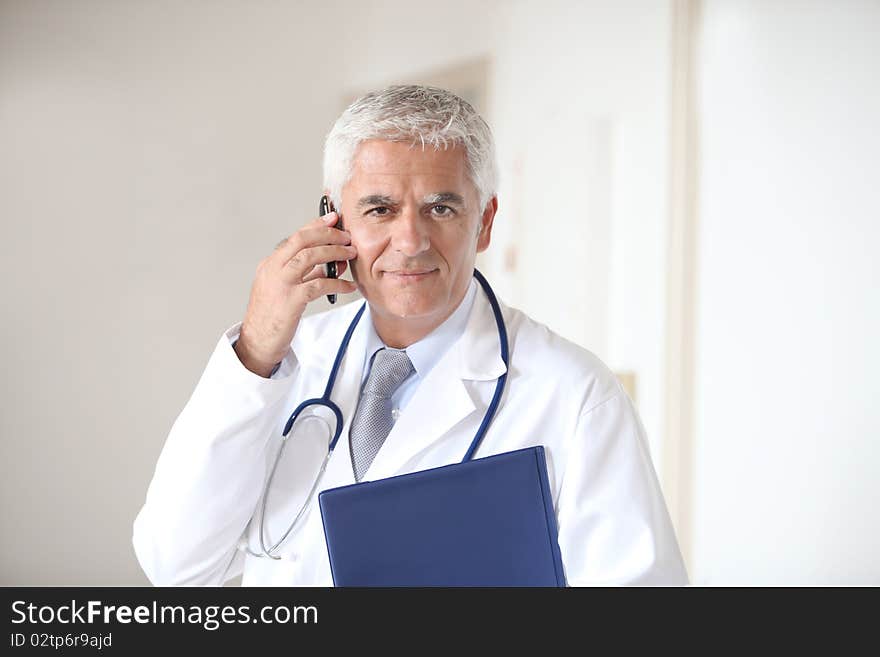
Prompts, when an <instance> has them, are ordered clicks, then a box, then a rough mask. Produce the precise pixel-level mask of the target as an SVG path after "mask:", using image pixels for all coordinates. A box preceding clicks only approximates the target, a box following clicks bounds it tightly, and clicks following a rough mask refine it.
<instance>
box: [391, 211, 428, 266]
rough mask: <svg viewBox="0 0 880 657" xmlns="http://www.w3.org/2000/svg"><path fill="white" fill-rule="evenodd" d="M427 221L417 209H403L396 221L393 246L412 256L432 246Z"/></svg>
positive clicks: (392, 237)
mask: <svg viewBox="0 0 880 657" xmlns="http://www.w3.org/2000/svg"><path fill="white" fill-rule="evenodd" d="M427 223H428V222H427V221H426V220H425V219H424V218H423V217H422V216H420V215H419V213H418V211H416V210H412V209H406V210H403V211H401V213H400V215H399V216H398V217H397V220H396V221H395V222H394V228H393V233H392V236H391V246H392V247H393V248H394V250H395V251H399V252H400V253H402V254H404V255H405V256H407V257H410V258H412V257H415V256H417V255H419V254H420V253H422V252H424V251H427V250H428V249H429V248H430V246H431V239H430V236H429V235H428V225H427Z"/></svg>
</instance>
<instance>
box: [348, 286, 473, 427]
mask: <svg viewBox="0 0 880 657" xmlns="http://www.w3.org/2000/svg"><path fill="white" fill-rule="evenodd" d="M476 293H477V282H476V280H474V279H471V284H470V286H469V287H468V290H467V292H466V293H465V295H464V299H462V300H461V303H460V304H458V307H457V308H456V309H455V310H454V311H453V312H452V314H451V315H450V316H449V317H447V318H446V321H444V322H443V323H442V324H441V325H440V326H438V327H437V328H435V329H434V330H433V331H431V332H430V333H429V334H428V335H426V336H425V337H424V338H422V339H421V340H419V341H418V342H415V343H413V344H411V345H410V346H408V347H407V348H406V349H402V350H396V351H405V352H406V355H407V356H409V359H410V362H412V364H413V369H414V370H415V371H414V372H413V373H412V374H410V375H409V376H408V377H407V378H406V380H405V381H404V382H403V383H402V384H401V385H400V387H399V388H398V389H397V391H396V392H395V393H394V394H393V395H392V396H391V408H392V410H391V417H392V419H393V420H395V421H397V418H398V417H399V415H400V412H401V411H402V410H403V409H404V408H406V404H407V403H408V402H409V400H410V399H412V396H413V395H414V394H415V391H416V389H417V388H418V387H419V383H421V382H422V381H423V380H424V379H425V377H426V376H428V372H430V371H431V369H432V368H433V367H434V366H435V365H436V364H437V363H439V362H440V359H441V358H442V357H443V354H445V353H446V351H447V350H448V349H449V347H451V346H452V345H453V344H454V343H455V341H456V340H458V338H459V337H461V335H462V334H463V333H464V330H465V328H466V327H467V321H468V317H470V314H471V308H473V305H474V298H475V296H476ZM368 308H369V306H368ZM368 319H369V321H368V322H366V324H367V327H368V329H367V330H368V331H369V332H368V333H367V348H366V350H365V351H364V373H363V377H362V378H361V392H362V393H363V385H364V383H366V380H367V376H369V374H370V365H371V364H372V362H373V355H374V354H375V353H376V352H377V351H379V350H380V349H383V348H388V349H391V347H388V346H387V345H386V344H385V343H384V342H382V339H381V338H380V337H379V334H378V333H376V328H375V327H374V326H373V321H372V318H368Z"/></svg>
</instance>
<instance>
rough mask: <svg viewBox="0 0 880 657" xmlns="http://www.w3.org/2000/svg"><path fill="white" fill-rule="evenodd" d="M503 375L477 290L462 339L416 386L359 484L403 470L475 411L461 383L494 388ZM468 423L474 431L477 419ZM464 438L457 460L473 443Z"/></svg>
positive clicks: (489, 317) (490, 317)
mask: <svg viewBox="0 0 880 657" xmlns="http://www.w3.org/2000/svg"><path fill="white" fill-rule="evenodd" d="M506 371H507V368H506V367H505V365H504V361H503V360H502V359H501V352H500V345H499V341H498V328H497V325H496V323H495V316H494V314H493V313H492V307H491V305H490V304H489V300H488V299H487V297H486V295H485V293H483V291H482V289H481V290H479V291H478V294H477V296H476V299H475V300H474V304H473V308H472V309H471V315H470V317H469V319H468V323H467V328H466V329H465V331H464V333H463V335H462V336H461V337H460V338H459V339H458V340H457V341H456V342H455V344H453V345H452V346H451V347H450V348H449V350H448V351H447V352H446V354H444V356H443V357H442V358H441V359H440V361H439V362H438V363H437V365H435V366H434V367H433V368H432V369H431V371H430V372H428V375H427V376H426V377H425V379H424V380H423V381H422V382H421V383H420V384H419V387H418V388H417V389H416V391H415V394H414V395H413V397H412V399H410V401H409V403H408V404H407V406H406V408H405V409H404V411H403V413H401V415H400V419H399V420H398V421H397V423H396V424H395V425H394V428H393V429H392V430H391V433H389V434H388V437H387V438H386V439H385V442H384V443H383V445H382V448H381V449H380V450H379V453H378V454H377V455H376V458H375V459H374V460H373V463H372V464H371V465H370V467H369V469H368V470H367V472H366V473H365V474H364V480H376V479H382V478H385V477H390V476H394V475H396V474H400V472H401V471H402V470H403V471H406V470H407V469H408V468H407V467H406V466H407V463H408V462H409V461H410V460H412V459H413V458H414V457H417V456H418V455H419V454H420V453H422V452H424V451H425V450H426V449H428V448H429V447H430V446H431V445H432V444H434V443H435V442H436V441H438V440H440V439H441V438H442V437H443V436H445V435H446V434H447V433H449V431H450V430H451V429H452V428H453V427H454V426H455V425H456V424H458V423H459V422H461V421H462V420H464V419H465V418H467V417H468V416H470V415H471V414H474V413H475V411H476V410H477V406H476V405H475V403H474V400H473V399H472V397H471V394H470V393H469V391H468V388H467V386H466V385H465V381H478V382H484V383H481V385H494V384H495V381H496V380H497V379H498V377H500V376H501V375H502V374H504V372H506ZM483 411H485V409H483ZM473 424H474V430H476V426H477V424H479V419H476V420H475V422H474V423H473ZM466 434H467V435H466V437H465V438H461V439H459V438H457V440H462V441H463V442H462V445H461V449H460V450H459V451H460V452H461V456H462V457H463V456H464V454H465V452H466V451H467V448H468V446H469V445H470V441H471V440H472V439H473V432H466Z"/></svg>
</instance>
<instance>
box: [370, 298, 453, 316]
mask: <svg viewBox="0 0 880 657" xmlns="http://www.w3.org/2000/svg"><path fill="white" fill-rule="evenodd" d="M382 308H383V309H384V310H385V312H387V313H388V314H389V315H393V316H395V317H400V318H401V319H417V318H423V317H430V316H431V315H435V314H437V312H438V311H439V310H440V308H439V304H438V303H437V302H436V300H434V299H424V298H419V297H409V298H408V297H407V295H396V296H394V297H393V298H391V299H386V303H383V304H382Z"/></svg>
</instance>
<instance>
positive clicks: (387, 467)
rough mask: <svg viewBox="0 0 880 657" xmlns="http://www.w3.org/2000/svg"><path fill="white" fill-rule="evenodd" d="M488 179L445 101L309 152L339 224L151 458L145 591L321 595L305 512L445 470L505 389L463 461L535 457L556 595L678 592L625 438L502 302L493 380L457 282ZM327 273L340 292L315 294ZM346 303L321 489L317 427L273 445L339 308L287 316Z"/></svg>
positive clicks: (581, 356)
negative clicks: (556, 553) (331, 299)
mask: <svg viewBox="0 0 880 657" xmlns="http://www.w3.org/2000/svg"><path fill="white" fill-rule="evenodd" d="M496 179H497V174H496V164H495V153H494V146H493V142H492V136H491V133H490V131H489V128H488V126H487V125H486V124H485V122H484V121H483V120H482V119H481V118H480V117H479V115H478V114H477V113H476V112H475V111H474V110H473V108H472V107H471V106H470V105H469V104H468V103H466V102H464V101H462V100H461V99H460V98H458V97H456V96H454V95H453V94H451V93H449V92H446V91H443V90H440V89H434V88H426V87H417V86H397V87H390V88H388V89H385V90H383V91H380V92H377V93H371V94H368V95H366V96H364V97H362V98H360V99H359V100H357V101H355V103H354V104H353V105H352V106H351V107H349V108H348V109H347V110H346V111H345V112H344V113H343V114H342V116H341V117H340V118H339V119H338V120H337V122H336V124H335V125H334V127H333V129H332V130H331V132H330V134H329V135H328V136H327V140H326V143H325V153H324V183H325V191H326V193H327V194H329V196H330V197H331V199H332V201H333V203H334V206H335V208H337V209H338V210H339V212H338V213H337V212H332V213H330V214H328V215H326V216H324V217H321V218H318V219H316V220H314V221H312V222H310V223H308V224H306V225H305V226H304V227H303V228H301V229H300V230H298V231H297V232H296V233H294V234H293V235H291V236H290V237H288V238H287V239H286V240H284V241H283V242H282V243H281V244H280V245H279V246H278V247H276V249H275V251H274V252H273V253H272V254H270V255H269V256H268V257H266V258H265V259H264V260H263V261H262V262H261V263H260V265H259V266H258V268H257V273H256V278H255V280H254V283H253V287H252V289H251V295H250V301H249V303H248V307H247V311H246V313H245V317H244V320H243V321H242V323H241V324H240V325H236V326H234V327H233V328H231V329H230V330H229V331H227V332H226V334H225V335H224V336H222V337H221V339H220V342H219V343H218V345H217V347H216V349H215V351H214V354H213V355H212V356H211V359H210V361H209V362H208V365H207V368H206V370H205V372H204V374H203V376H202V378H201V380H200V381H199V383H198V386H197V387H196V390H195V392H194V393H193V396H192V398H191V399H190V401H189V403H188V404H187V405H186V407H185V408H184V410H183V412H182V413H181V415H180V417H179V418H178V419H177V421H176V422H175V424H174V426H173V428H172V430H171V434H170V435H169V437H168V440H167V442H166V445H165V447H164V449H163V451H162V454H161V456H160V458H159V462H158V465H157V467H156V472H155V476H154V478H153V481H152V483H151V485H150V489H149V491H148V494H147V500H146V503H145V505H144V507H143V509H142V510H141V512H140V514H139V515H138V517H137V519H136V521H135V525H134V546H135V551H136V553H137V556H138V559H139V561H140V563H141V566H142V567H143V569H144V571H145V572H146V573H147V576H148V577H149V578H150V580H151V581H152V582H154V583H156V584H221V583H223V582H224V581H225V580H227V579H229V578H231V577H234V576H235V575H237V574H239V573H242V572H243V574H244V576H243V580H242V583H243V584H246V585H248V584H255V585H294V584H302V585H319V586H324V585H332V578H331V574H330V568H329V560H328V557H327V548H326V545H325V539H324V533H323V526H322V521H321V514H320V510H319V509H318V505H317V495H316V494H314V493H316V492H317V491H320V490H325V489H329V488H335V487H338V486H343V485H347V484H353V483H355V482H357V481H369V480H376V479H382V478H386V477H390V476H394V475H398V474H404V473H408V472H415V471H420V470H426V469H429V468H433V467H437V466H441V465H446V464H450V463H456V462H458V461H460V460H461V459H462V457H463V456H464V454H465V453H466V452H467V449H468V447H469V445H470V443H471V440H472V439H473V437H474V435H475V433H476V431H477V428H478V427H479V426H480V423H481V422H482V420H483V417H484V414H485V412H486V409H487V407H488V406H489V403H490V401H491V398H492V395H493V393H494V391H495V386H496V382H497V380H498V378H499V377H500V376H501V375H502V374H504V373H505V372H507V375H508V378H507V387H506V390H505V393H504V397H503V398H502V401H501V404H500V406H499V408H498V411H497V413H496V415H495V417H494V419H493V421H492V423H491V425H490V427H489V430H488V433H487V434H486V435H485V437H484V439H483V441H482V443H481V444H480V446H479V449H478V452H477V454H476V456H477V457H481V456H489V455H492V454H497V453H502V452H506V451H511V450H515V449H520V448H524V447H529V446H533V445H543V446H544V448H545V451H546V455H547V464H548V475H549V479H550V488H551V492H552V497H553V504H554V509H555V512H556V516H557V524H558V530H559V546H560V551H561V555H562V561H563V567H564V570H565V576H566V579H567V582H568V583H569V584H570V585H587V584H684V583H686V581H687V576H686V573H685V570H684V566H683V564H682V560H681V555H680V553H679V549H678V545H677V543H676V539H675V535H674V532H673V530H672V527H671V524H670V521H669V517H668V514H667V511H666V507H665V504H664V501H663V497H662V494H661V492H660V489H659V486H658V484H657V480H656V476H655V473H654V470H653V467H652V464H651V460H650V455H649V452H648V449H647V446H646V440H645V436H644V432H643V429H642V426H641V423H640V421H639V419H638V417H637V414H636V411H635V409H634V408H633V406H632V403H631V402H630V400H629V398H628V397H627V395H626V393H625V392H624V391H623V389H622V388H621V386H620V384H619V383H618V382H617V380H616V379H615V378H614V376H613V375H612V374H611V372H610V371H609V370H608V369H607V368H606V367H605V366H604V365H603V364H602V363H601V362H600V361H599V360H598V359H597V358H596V357H595V356H593V355H592V354H590V353H589V352H587V351H585V350H584V349H582V348H580V347H578V346H576V345H574V344H572V343H570V342H567V341H566V340H564V339H562V338H560V337H559V336H557V335H555V334H553V333H552V332H551V331H550V330H548V329H547V328H546V327H544V326H542V325H541V324H538V323H537V322H535V321H533V320H531V319H530V318H528V317H526V316H525V315H524V314H523V313H521V312H519V311H517V310H514V309H512V308H509V307H506V306H504V305H503V304H502V306H501V308H502V315H503V318H504V321H505V323H506V326H507V332H508V334H509V343H510V359H509V367H505V365H504V362H503V361H502V359H501V356H500V353H499V337H498V332H497V329H496V323H495V319H494V316H493V313H492V310H491V307H490V305H489V302H488V300H487V297H486V294H485V293H484V292H483V290H482V289H481V288H480V286H479V285H478V284H477V283H476V281H475V280H474V275H473V272H474V261H475V258H476V254H477V253H478V252H481V251H484V250H485V249H487V248H488V247H489V243H490V241H491V235H492V224H493V220H494V218H495V212H496V210H497V207H498V200H497V197H496V194H495V191H496ZM536 220H538V218H536ZM334 261H335V262H337V263H338V267H339V269H340V273H342V272H344V271H345V269H346V267H347V263H350V267H351V274H352V276H353V278H354V282H351V281H345V280H342V279H334V278H330V277H327V276H326V274H325V265H326V264H327V263H330V262H334ZM355 290H358V291H360V293H361V294H362V295H363V297H364V299H365V300H366V309H365V311H364V314H363V316H362V317H361V319H360V321H359V323H358V325H357V327H356V329H355V330H354V332H353V333H352V335H351V341H350V343H349V344H348V347H347V349H346V350H345V355H344V358H343V360H342V361H341V365H340V369H339V372H338V376H337V377H336V382H335V386H334V388H333V391H332V395H331V396H332V399H333V401H334V402H335V403H336V404H338V406H339V409H340V410H341V412H342V418H343V422H344V426H343V427H342V431H341V434H340V436H341V437H340V439H339V448H338V449H335V450H334V451H333V453H332V456H331V457H330V459H329V461H327V462H326V464H324V465H326V469H322V461H323V459H324V456H325V454H326V453H327V445H328V440H329V435H330V434H332V433H333V427H334V426H335V423H336V420H335V418H334V417H333V415H334V414H333V413H331V412H329V411H328V412H325V411H326V409H323V408H320V407H317V410H315V411H314V413H311V414H306V416H304V418H302V419H300V420H297V422H296V423H295V425H294V427H295V428H294V430H293V432H292V433H291V437H290V438H289V439H288V440H287V441H286V443H284V447H283V448H282V441H281V434H282V432H283V431H284V428H285V424H286V423H287V420H288V417H289V416H290V414H291V411H292V410H293V409H294V408H296V407H297V406H298V405H299V404H300V402H301V401H303V400H306V399H310V398H315V397H319V396H320V395H321V393H322V391H323V390H324V387H325V385H326V383H327V379H328V376H329V373H330V371H331V369H332V367H333V363H334V359H335V357H336V354H337V350H338V348H339V345H340V342H341V341H342V338H343V335H344V334H345V332H346V329H347V327H348V326H349V325H350V323H351V321H352V318H353V317H354V316H355V313H356V312H357V310H358V309H359V308H360V306H361V303H352V304H348V305H345V306H342V307H340V308H336V309H333V310H330V311H328V312H325V313H321V314H318V315H312V316H310V317H307V318H304V317H303V313H304V311H305V309H306V306H307V305H308V304H309V302H311V301H314V300H315V299H318V298H320V297H322V296H324V295H331V294H348V293H351V292H354V291H355ZM377 391H379V392H377ZM276 459H277V466H276V465H274V464H275V463H276ZM316 479H317V485H316V490H315V491H312V487H313V482H315V481H316ZM269 482H271V484H272V485H271V486H269V487H268V488H269V492H268V493H265V492H264V491H265V489H266V488H267V483H269ZM295 518H297V521H296V522H293V521H294V519H295ZM267 553H271V554H272V555H273V556H276V557H279V558H268V557H267Z"/></svg>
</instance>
